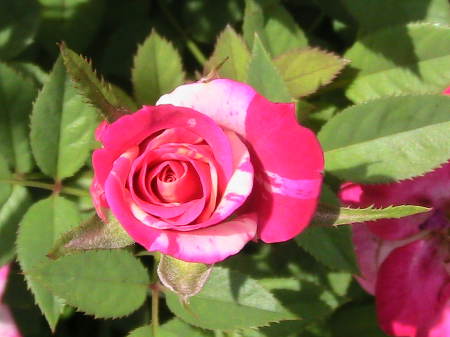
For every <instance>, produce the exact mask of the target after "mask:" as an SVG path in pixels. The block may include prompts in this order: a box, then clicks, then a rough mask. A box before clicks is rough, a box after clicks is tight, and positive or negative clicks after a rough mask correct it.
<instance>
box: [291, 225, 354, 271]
mask: <svg viewBox="0 0 450 337" xmlns="http://www.w3.org/2000/svg"><path fill="white" fill-rule="evenodd" d="M295 241H296V242H297V243H298V245H299V246H300V247H302V248H303V249H304V250H306V251H307V252H308V253H310V254H311V255H312V256H314V257H315V258H316V259H317V260H318V261H319V262H321V263H323V264H324V265H326V266H327V267H329V268H331V269H332V270H339V271H347V272H349V273H353V274H357V273H358V266H357V264H356V259H355V253H354V251H353V243H352V239H351V230H350V228H349V227H347V226H340V227H317V226H310V227H308V228H307V229H306V230H305V231H304V232H303V233H302V234H301V235H299V236H297V237H296V238H295Z"/></svg>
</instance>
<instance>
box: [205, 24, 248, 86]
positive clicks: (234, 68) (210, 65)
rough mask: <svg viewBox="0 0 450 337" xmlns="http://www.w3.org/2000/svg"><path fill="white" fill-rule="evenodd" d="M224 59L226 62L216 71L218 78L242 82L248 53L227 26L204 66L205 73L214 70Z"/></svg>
mask: <svg viewBox="0 0 450 337" xmlns="http://www.w3.org/2000/svg"><path fill="white" fill-rule="evenodd" d="M226 58H228V59H227V61H226V62H225V63H224V64H223V65H222V66H221V67H220V69H218V71H217V72H218V73H219V75H220V77H224V78H231V79H233V80H236V81H241V82H244V81H245V80H246V79H247V71H248V64H249V62H250V52H249V50H248V48H247V46H246V44H245V42H244V41H243V40H242V38H241V37H240V36H239V35H238V34H237V33H236V32H235V31H234V29H233V28H232V27H231V26H227V27H226V28H225V30H224V31H223V32H222V33H221V34H220V35H219V37H218V39H217V42H216V47H215V48H214V52H213V54H212V56H211V57H210V59H209V60H208V62H207V63H206V65H205V73H209V72H210V71H212V70H214V68H215V67H217V66H218V65H219V64H220V63H221V62H222V61H224V60H225V59H226Z"/></svg>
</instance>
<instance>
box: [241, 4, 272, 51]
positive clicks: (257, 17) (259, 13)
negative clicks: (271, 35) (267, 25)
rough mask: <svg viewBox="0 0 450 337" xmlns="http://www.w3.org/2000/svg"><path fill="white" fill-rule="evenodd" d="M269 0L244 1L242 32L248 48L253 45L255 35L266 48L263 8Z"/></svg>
mask: <svg viewBox="0 0 450 337" xmlns="http://www.w3.org/2000/svg"><path fill="white" fill-rule="evenodd" d="M270 1H271V0H268V1H266V0H245V11H244V22H243V23H242V32H243V34H244V40H245V42H247V45H248V46H253V45H254V44H255V41H254V39H255V35H258V36H259V38H260V39H261V40H262V42H263V44H264V46H267V37H266V32H265V30H264V10H263V6H265V5H266V4H267V3H269V2H270Z"/></svg>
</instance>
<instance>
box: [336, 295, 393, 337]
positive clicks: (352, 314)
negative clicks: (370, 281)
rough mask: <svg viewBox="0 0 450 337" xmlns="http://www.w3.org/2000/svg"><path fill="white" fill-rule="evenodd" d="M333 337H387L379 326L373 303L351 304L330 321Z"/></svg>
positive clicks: (340, 310) (337, 312)
mask: <svg viewBox="0 0 450 337" xmlns="http://www.w3.org/2000/svg"><path fill="white" fill-rule="evenodd" d="M330 326H331V331H332V337H342V336H345V337H360V336H364V337H387V335H385V334H384V333H383V332H382V331H381V329H380V328H379V326H378V322H377V319H376V312H375V307H374V305H373V304H372V303H350V304H348V305H345V306H343V307H342V308H340V309H339V310H338V311H336V313H335V314H334V315H333V316H332V318H331V320H330Z"/></svg>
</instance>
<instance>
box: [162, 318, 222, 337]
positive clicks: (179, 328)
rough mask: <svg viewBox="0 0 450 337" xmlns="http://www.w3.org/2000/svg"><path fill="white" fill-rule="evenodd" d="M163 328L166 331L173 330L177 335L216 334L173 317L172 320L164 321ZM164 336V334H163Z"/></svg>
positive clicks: (208, 335)
mask: <svg viewBox="0 0 450 337" xmlns="http://www.w3.org/2000/svg"><path fill="white" fill-rule="evenodd" d="M161 328H162V329H163V330H164V331H168V332H171V333H172V334H174V335H175V336H183V337H213V336H214V334H213V333H212V332H211V331H208V330H202V329H199V328H196V327H194V326H192V325H189V324H186V323H185V322H183V321H182V320H181V319H178V318H172V319H171V320H170V321H168V322H166V323H164V324H163V325H162V326H161ZM162 337H164V336H162Z"/></svg>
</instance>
